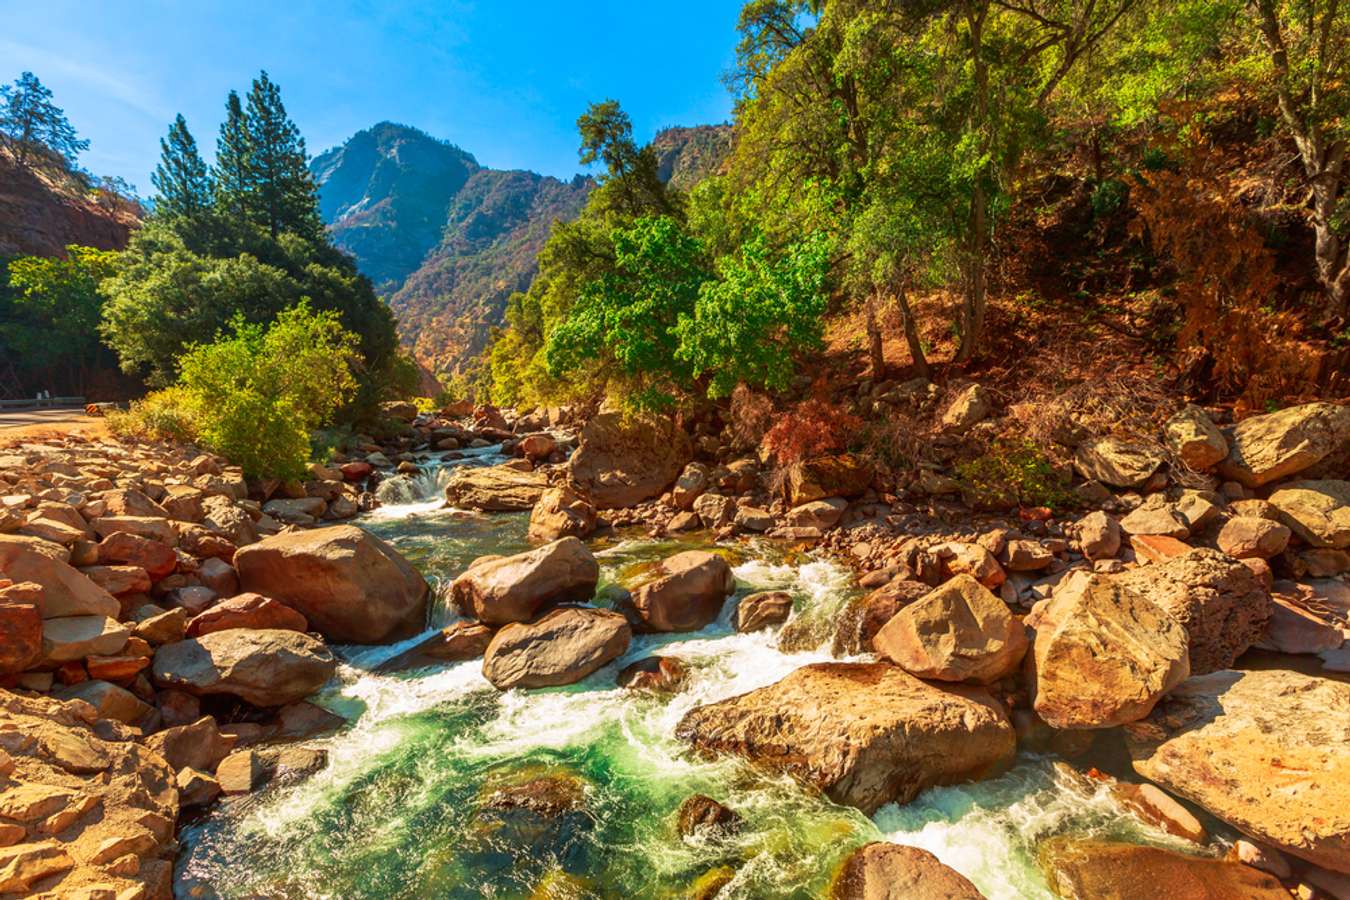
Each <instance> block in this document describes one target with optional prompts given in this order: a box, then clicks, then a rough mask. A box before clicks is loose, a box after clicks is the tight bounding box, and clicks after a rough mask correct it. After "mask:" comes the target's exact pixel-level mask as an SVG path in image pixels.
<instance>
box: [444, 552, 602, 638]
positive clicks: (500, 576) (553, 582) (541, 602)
mask: <svg viewBox="0 0 1350 900" xmlns="http://www.w3.org/2000/svg"><path fill="white" fill-rule="evenodd" d="M599 581H600V565H599V564H598V563H597V562H596V561H595V557H594V556H592V555H591V551H590V550H588V549H586V545H585V544H583V543H582V542H581V541H579V540H578V539H577V538H574V537H565V538H562V539H561V540H557V541H554V542H553V543H551V544H545V545H544V546H542V547H539V548H538V549H535V550H530V551H528V552H526V553H517V554H516V555H515V556H506V557H498V558H494V559H490V560H488V561H486V562H480V563H478V564H477V565H474V566H471V567H470V568H469V570H468V571H466V572H464V573H463V574H462V575H460V576H459V577H458V578H456V579H455V580H454V582H453V583H452V584H451V585H450V599H451V601H452V602H453V603H455V605H457V606H458V607H459V608H460V609H461V610H462V611H463V612H464V614H465V615H468V616H472V617H473V618H475V619H477V620H478V621H480V622H485V623H486V624H488V625H506V624H508V623H511V622H528V621H530V620H531V619H533V618H534V617H535V614H536V613H538V612H539V610H541V609H543V608H544V606H545V605H547V604H550V603H575V602H581V601H585V600H589V599H591V597H592V596H594V594H595V586H596V584H597V583H598V582H599Z"/></svg>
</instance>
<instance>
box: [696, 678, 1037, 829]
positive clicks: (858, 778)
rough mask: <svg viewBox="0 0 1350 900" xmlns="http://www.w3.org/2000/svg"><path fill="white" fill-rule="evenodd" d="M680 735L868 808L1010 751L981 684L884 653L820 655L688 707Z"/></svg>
mask: <svg viewBox="0 0 1350 900" xmlns="http://www.w3.org/2000/svg"><path fill="white" fill-rule="evenodd" d="M676 735H677V736H678V737H680V738H681V739H683V740H685V741H688V742H689V743H690V744H692V745H693V746H694V747H695V748H697V749H699V750H701V751H704V752H715V753H736V754H738V755H741V756H744V757H746V758H747V759H749V760H750V761H751V762H752V763H754V764H756V765H759V766H763V767H765V768H768V769H770V770H773V771H779V772H785V773H787V774H789V775H791V776H793V777H794V778H797V779H798V780H800V781H802V782H804V783H806V784H809V785H813V786H815V787H817V788H819V789H820V790H821V791H823V792H824V793H825V794H826V796H828V797H829V798H830V799H832V800H834V801H835V802H837V803H843V804H847V805H850V806H856V807H858V808H859V809H861V810H862V811H863V812H864V813H867V814H869V815H870V814H871V813H873V812H875V811H876V809H877V808H878V807H880V806H881V805H882V804H885V803H889V802H892V801H895V802H899V803H906V802H908V801H909V800H911V799H913V798H914V796H915V795H916V794H917V793H918V792H919V791H921V790H923V789H924V788H926V787H930V786H932V785H935V784H952V783H955V782H959V781H967V780H973V779H979V778H983V777H985V776H987V775H989V774H991V773H993V772H995V771H997V770H999V769H1000V768H1002V767H1003V766H1004V765H1005V764H1007V763H1008V761H1009V760H1010V759H1011V758H1012V755H1013V752H1014V749H1015V744H1016V739H1015V737H1014V735H1013V729H1012V725H1011V724H1010V723H1009V722H1008V718H1007V716H1006V715H1005V714H1004V712H1003V709H1002V707H1001V706H1000V705H999V704H998V703H997V702H995V701H994V699H993V698H992V697H991V696H990V695H989V694H988V693H986V692H985V691H984V690H982V689H980V688H972V687H966V686H951V687H947V686H938V685H934V684H929V683H927V682H923V681H920V680H919V679H917V678H915V677H914V676H912V675H909V674H908V673H906V672H904V671H902V670H901V669H898V668H896V667H895V666H891V665H887V664H885V663H817V664H814V665H808V666H804V667H802V668H800V669H798V670H797V671H795V672H793V673H791V674H790V675H788V676H787V677H785V678H783V679H782V680H781V681H779V682H777V683H776V684H772V685H770V686H768V687H765V688H760V689H759V690H755V691H751V692H750V693H748V694H742V695H740V696H739V697H733V698H731V699H729V700H723V701H721V702H720V703H713V704H710V705H708V706H700V707H697V708H695V709H693V710H691V711H690V712H689V713H688V714H686V715H685V717H684V719H683V720H681V722H680V724H679V726H678V727H677V728H676Z"/></svg>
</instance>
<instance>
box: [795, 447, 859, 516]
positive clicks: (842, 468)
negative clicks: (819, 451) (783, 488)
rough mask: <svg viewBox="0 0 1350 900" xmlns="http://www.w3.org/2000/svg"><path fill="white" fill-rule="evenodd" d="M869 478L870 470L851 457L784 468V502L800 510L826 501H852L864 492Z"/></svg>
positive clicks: (806, 461)
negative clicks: (808, 505) (803, 505)
mask: <svg viewBox="0 0 1350 900" xmlns="http://www.w3.org/2000/svg"><path fill="white" fill-rule="evenodd" d="M872 477H873V471H872V466H871V465H869V464H868V463H867V462H866V461H865V460H863V459H862V458H861V457H859V456H855V455H853V454H851V453H843V454H839V455H836V456H814V457H812V458H810V459H804V460H802V461H801V462H799V463H796V464H794V465H792V466H791V467H789V468H788V474H787V494H788V501H789V502H790V503H791V504H792V505H793V506H801V505H802V504H803V503H810V502H812V501H814V500H824V499H826V498H827V497H845V498H846V497H856V496H858V495H859V494H861V493H863V492H864V491H866V490H867V488H868V486H869V485H871V483H872Z"/></svg>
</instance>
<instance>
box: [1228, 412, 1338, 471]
mask: <svg viewBox="0 0 1350 900" xmlns="http://www.w3.org/2000/svg"><path fill="white" fill-rule="evenodd" d="M1225 437H1226V438H1227V440H1228V447H1229V452H1228V457H1227V458H1226V459H1224V461H1223V462H1222V463H1220V464H1219V471H1220V472H1221V473H1222V474H1223V476H1224V477H1225V478H1229V479H1231V480H1233V481H1236V482H1239V483H1240V484H1243V485H1245V486H1246V487H1249V488H1255V487H1260V486H1261V485H1263V484H1270V483H1271V482H1272V481H1278V480H1280V479H1281V478H1288V477H1289V476H1290V475H1296V474H1298V473H1299V472H1302V471H1303V470H1305V469H1308V468H1310V467H1312V466H1314V465H1316V464H1317V463H1319V462H1321V461H1322V460H1323V459H1325V458H1326V457H1328V456H1330V455H1332V454H1333V453H1340V452H1343V451H1344V450H1345V448H1346V445H1347V443H1350V406H1339V405H1337V404H1334V403H1305V404H1303V405H1302V406H1291V407H1289V408H1288V409H1281V410H1277V411H1276V412H1272V413H1266V414H1265V415H1260V416H1252V417H1251V418H1249V419H1243V420H1242V421H1241V422H1239V423H1238V424H1237V425H1236V426H1234V427H1233V428H1231V429H1228V430H1227V433H1226V434H1225Z"/></svg>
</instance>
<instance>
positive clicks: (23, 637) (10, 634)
mask: <svg viewBox="0 0 1350 900" xmlns="http://www.w3.org/2000/svg"><path fill="white" fill-rule="evenodd" d="M41 597H42V586H41V585H38V584H34V583H33V582H23V583H20V584H14V585H10V586H9V587H6V588H3V589H0V675H8V674H12V673H15V672H23V671H25V670H26V669H28V668H29V667H30V666H32V665H34V664H35V663H37V662H38V660H40V659H41V658H42V613H41V611H40V609H39V606H38V603H39V601H40V600H41Z"/></svg>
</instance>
